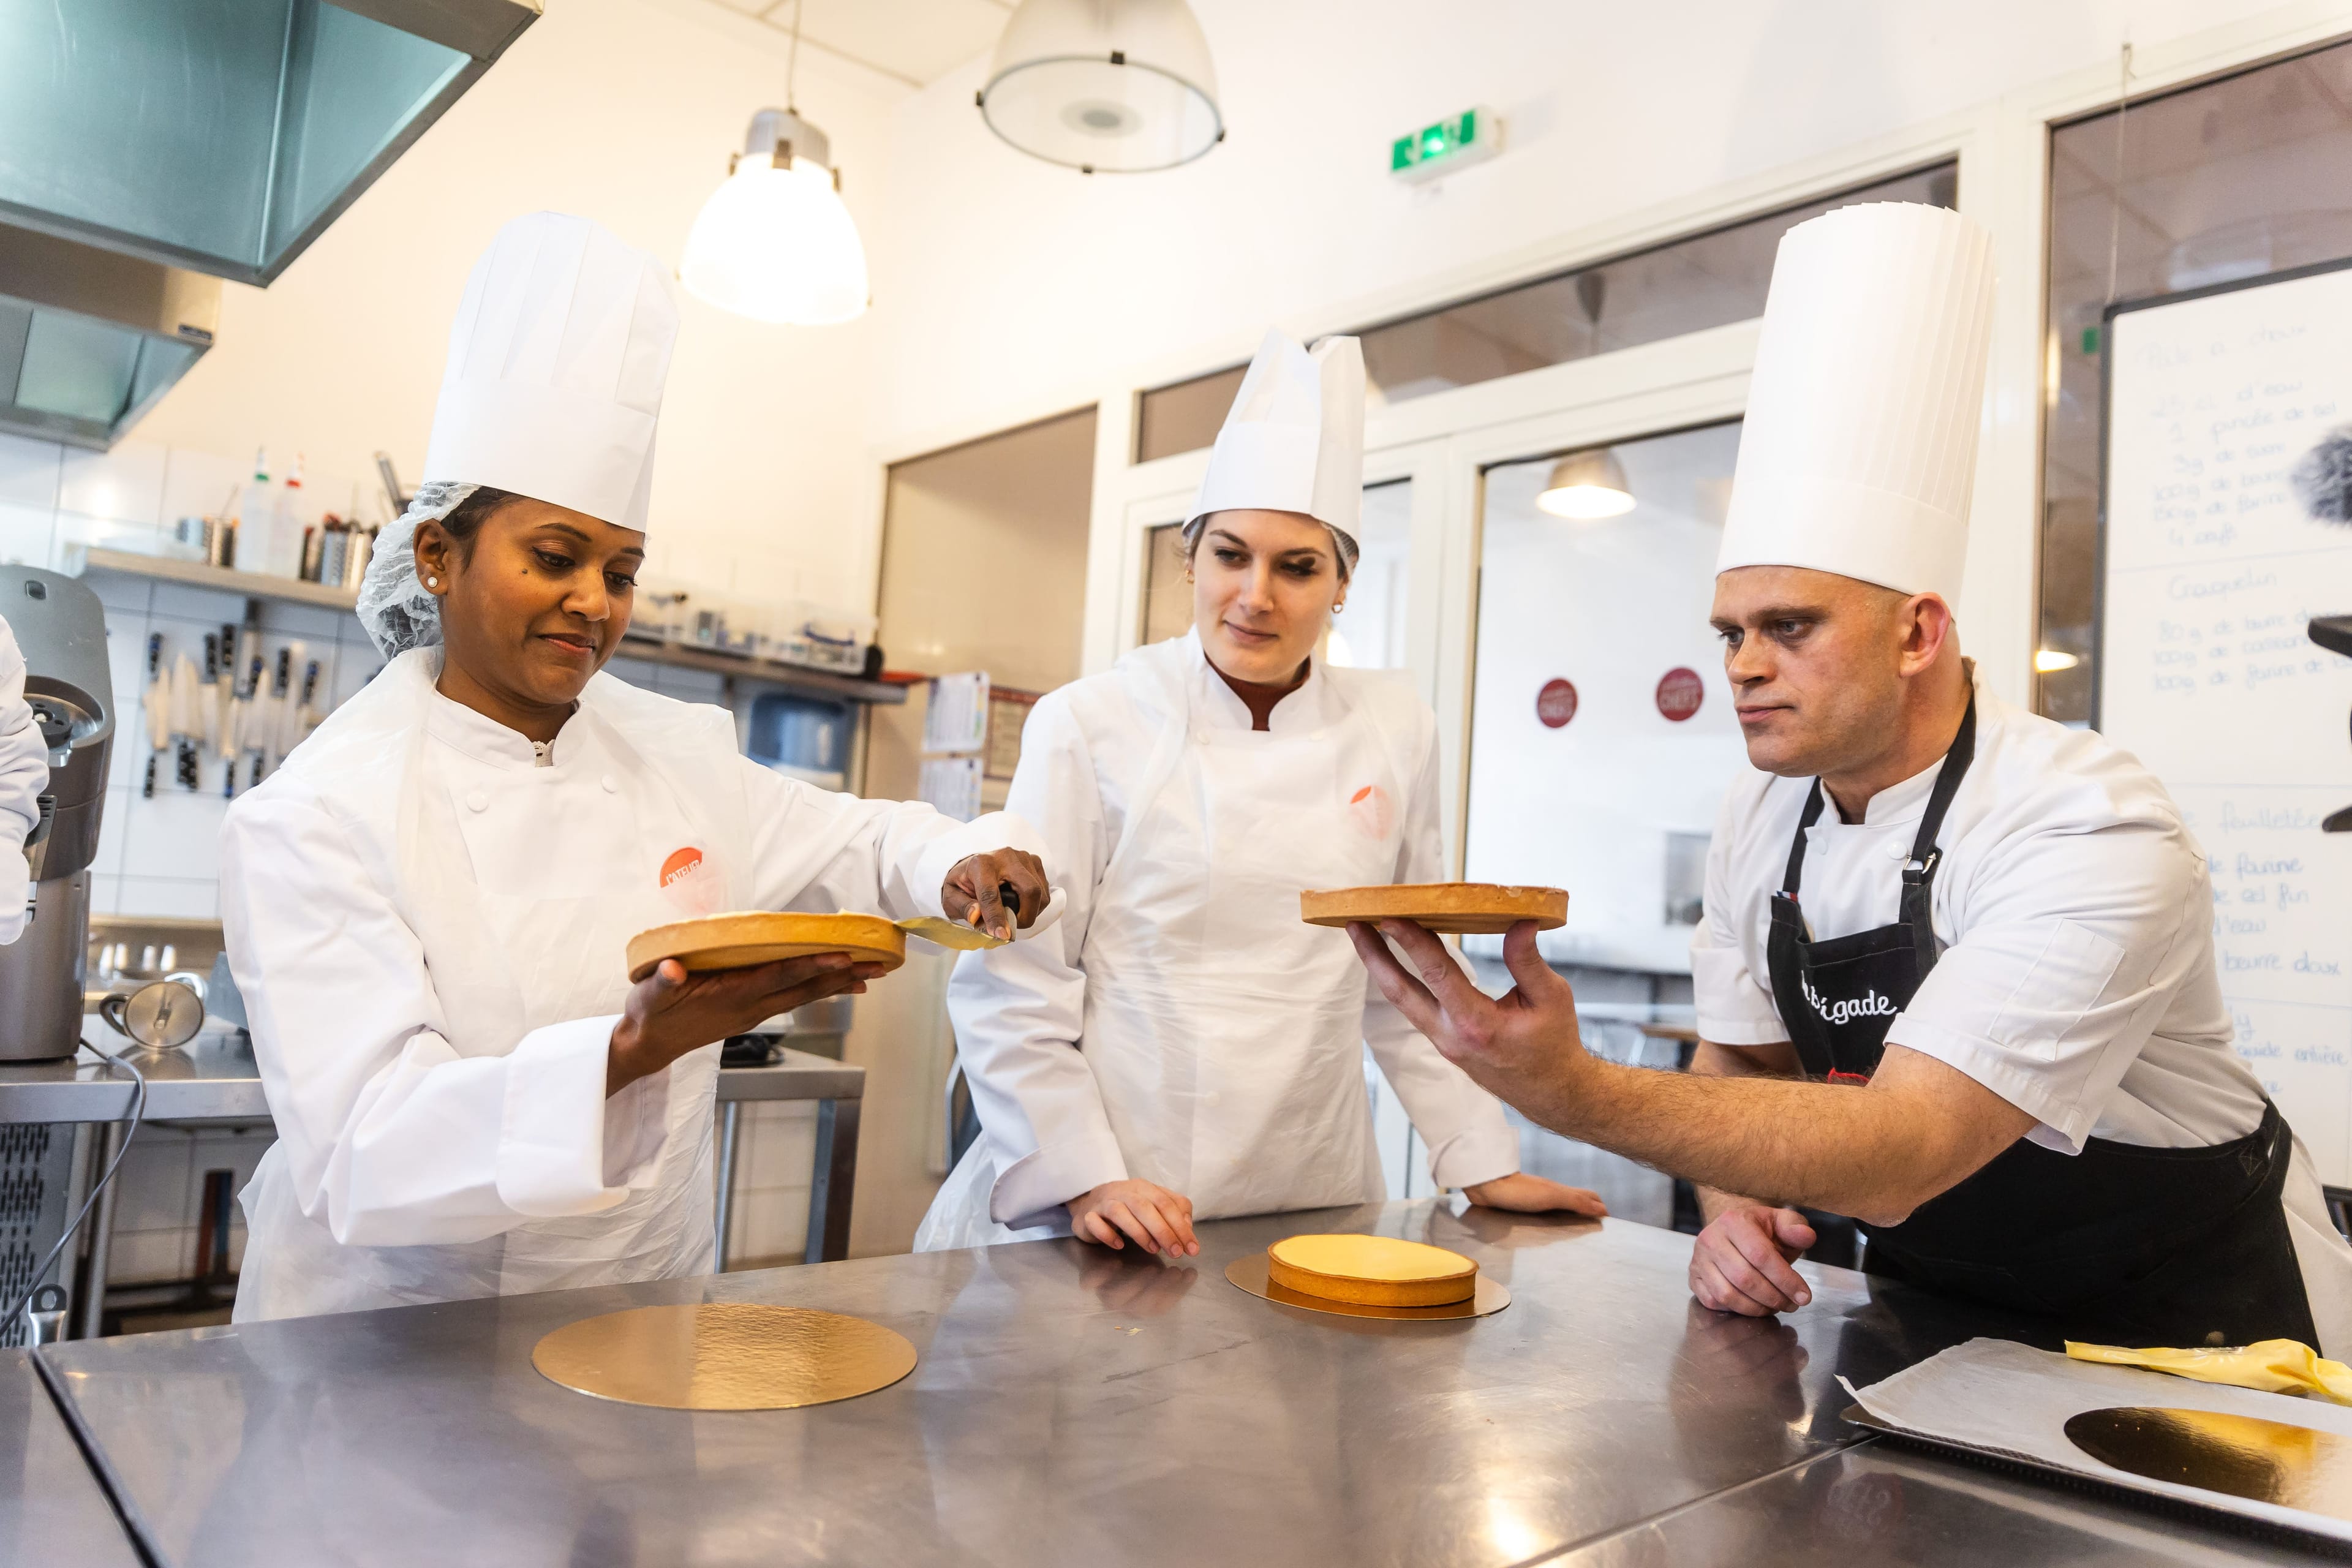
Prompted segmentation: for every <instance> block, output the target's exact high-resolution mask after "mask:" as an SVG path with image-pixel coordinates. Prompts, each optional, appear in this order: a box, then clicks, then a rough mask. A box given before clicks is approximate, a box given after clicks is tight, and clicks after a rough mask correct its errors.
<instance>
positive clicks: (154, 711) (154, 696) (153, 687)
mask: <svg viewBox="0 0 2352 1568" xmlns="http://www.w3.org/2000/svg"><path fill="white" fill-rule="evenodd" d="M139 705H140V709H141V710H142V712H143V713H144V714H145V715H146V718H147V747H148V750H147V779H146V782H145V783H144V784H142V785H141V786H140V790H139V793H140V794H141V795H145V796H147V797H148V798H149V799H151V800H152V798H154V795H155V758H156V756H157V754H158V753H159V752H162V751H163V748H164V747H165V746H168V745H170V744H171V743H172V731H171V715H170V714H169V713H168V712H167V711H166V710H165V707H164V691H163V633H162V632H150V633H148V634H147V690H146V692H145V694H144V695H143V696H142V697H141V699H140V703H139Z"/></svg>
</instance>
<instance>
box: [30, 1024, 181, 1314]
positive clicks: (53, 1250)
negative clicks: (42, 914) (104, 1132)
mask: <svg viewBox="0 0 2352 1568" xmlns="http://www.w3.org/2000/svg"><path fill="white" fill-rule="evenodd" d="M82 1044H83V1046H84V1047H86V1048H87V1049H89V1050H90V1051H93V1052H95V1053H96V1054H97V1055H98V1056H100V1058H104V1059H105V1061H106V1062H107V1063H108V1064H109V1065H110V1066H113V1067H118V1068H121V1069H122V1070H123V1071H124V1072H127V1073H129V1074H130V1075H131V1080H132V1082H134V1083H135V1084H136V1085H137V1086H138V1087H137V1089H136V1090H135V1091H134V1092H133V1093H132V1095H131V1116H130V1122H131V1125H130V1126H129V1127H128V1128H126V1129H125V1130H124V1131H123V1134H122V1142H121V1143H119V1144H117V1145H116V1146H115V1150H114V1158H113V1159H111V1160H110V1161H108V1162H107V1165H106V1171H105V1173H103V1174H102V1175H100V1177H99V1178H98V1180H97V1182H96V1183H94V1184H92V1185H91V1187H90V1189H89V1196H88V1197H87V1198H84V1199H83V1200H82V1205H81V1212H80V1213H79V1214H77V1215H74V1216H73V1218H72V1219H71V1220H69V1221H68V1222H67V1225H66V1232H65V1234H64V1235H63V1236H60V1237H58V1244H57V1245H56V1246H55V1247H50V1248H49V1255H48V1256H47V1258H42V1259H41V1265H40V1267H39V1268H36V1269H34V1270H33V1280H32V1283H31V1284H29V1285H27V1286H26V1287H25V1293H24V1294H23V1295H22V1296H19V1297H17V1298H16V1301H15V1303H14V1304H13V1305H11V1306H10V1307H9V1309H8V1310H7V1311H5V1312H0V1326H5V1325H6V1324H10V1323H15V1322H17V1321H21V1320H22V1318H23V1316H24V1311H25V1309H26V1307H27V1306H30V1305H31V1304H32V1300H33V1298H34V1296H35V1295H37V1293H38V1292H39V1290H40V1289H41V1281H42V1280H43V1279H47V1277H48V1272H49V1268H50V1266H51V1265H53V1264H54V1263H56V1262H57V1260H58V1254H59V1253H60V1252H63V1251H64V1250H65V1249H66V1246H67V1244H68V1243H69V1242H71V1241H72V1240H73V1238H74V1235H75V1233H76V1232H77V1231H79V1230H80V1229H81V1223H82V1221H84V1220H86V1219H88V1218H89V1211H90V1210H91V1209H93V1208H95V1207H97V1206H98V1200H99V1198H100V1195H101V1194H104V1193H105V1191H106V1187H107V1184H108V1183H110V1182H111V1181H113V1180H114V1173H115V1172H117V1171H119V1170H121V1168H122V1157H123V1156H124V1155H125V1154H128V1153H129V1152H131V1139H133V1138H135V1137H137V1136H138V1135H139V1123H140V1121H141V1120H142V1118H144V1117H145V1116H146V1114H147V1075H146V1074H145V1073H142V1072H141V1071H140V1070H139V1069H138V1068H135V1067H133V1066H131V1064H130V1063H129V1062H128V1061H126V1060H124V1059H123V1058H121V1057H118V1056H116V1055H115V1054H114V1053H113V1052H111V1051H109V1050H105V1049H102V1048H100V1047H97V1046H93V1045H90V1044H89V1041H87V1040H85V1041H83V1042H82Z"/></svg>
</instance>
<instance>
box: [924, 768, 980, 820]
mask: <svg viewBox="0 0 2352 1568" xmlns="http://www.w3.org/2000/svg"><path fill="white" fill-rule="evenodd" d="M921 789H922V792H923V801H924V804H925V805H929V806H931V807H932V808H933V809H935V810H936V811H938V812H939V814H940V816H952V817H954V818H955V819H956V820H957V821H958V822H970V821H971V819H972V818H973V817H975V816H979V815H980V759H979V758H978V757H925V758H924V759H923V780H922V784H921Z"/></svg>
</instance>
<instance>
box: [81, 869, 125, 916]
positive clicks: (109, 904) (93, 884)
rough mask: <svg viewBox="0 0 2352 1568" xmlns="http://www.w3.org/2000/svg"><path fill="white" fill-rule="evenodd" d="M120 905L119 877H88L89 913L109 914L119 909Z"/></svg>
mask: <svg viewBox="0 0 2352 1568" xmlns="http://www.w3.org/2000/svg"><path fill="white" fill-rule="evenodd" d="M121 907H122V879H121V878H120V877H92V878H91V879H89V912H90V913H91V914H94V915H110V914H114V913H116V912H117V911H119V910H121Z"/></svg>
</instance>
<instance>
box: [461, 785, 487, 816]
mask: <svg viewBox="0 0 2352 1568" xmlns="http://www.w3.org/2000/svg"><path fill="white" fill-rule="evenodd" d="M466 804H467V805H468V806H470V807H472V808H473V809H474V810H476V811H488V810H489V809H490V797H489V796H488V795H484V794H483V793H482V792H481V791H480V790H475V791H472V792H471V793H469V794H468V795H467V796H466Z"/></svg>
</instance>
